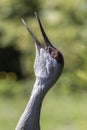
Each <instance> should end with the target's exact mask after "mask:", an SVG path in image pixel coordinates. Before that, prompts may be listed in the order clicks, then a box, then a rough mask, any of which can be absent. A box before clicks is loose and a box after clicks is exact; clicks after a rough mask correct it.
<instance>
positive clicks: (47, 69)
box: [34, 48, 56, 78]
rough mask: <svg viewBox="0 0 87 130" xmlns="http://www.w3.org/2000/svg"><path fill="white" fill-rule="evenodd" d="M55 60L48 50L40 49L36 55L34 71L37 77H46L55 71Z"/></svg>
mask: <svg viewBox="0 0 87 130" xmlns="http://www.w3.org/2000/svg"><path fill="white" fill-rule="evenodd" d="M55 62H56V60H55V59H53V58H52V57H51V56H50V54H49V53H48V52H46V51H45V50H44V49H43V48H41V49H40V56H38V57H36V59H35V63H34V71H35V75H36V76H37V77H42V78H48V77H50V76H51V75H52V74H53V73H55V72H54V71H55Z"/></svg>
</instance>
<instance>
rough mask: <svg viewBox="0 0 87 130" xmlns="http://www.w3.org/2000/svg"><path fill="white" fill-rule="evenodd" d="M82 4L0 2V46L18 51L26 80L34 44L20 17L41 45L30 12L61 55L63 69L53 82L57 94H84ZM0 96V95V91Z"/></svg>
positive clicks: (86, 25) (86, 15)
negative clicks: (57, 88) (20, 53)
mask: <svg viewBox="0 0 87 130" xmlns="http://www.w3.org/2000/svg"><path fill="white" fill-rule="evenodd" d="M86 5H87V2H86V1H85V0H51V1H50V2H49V1H47V0H44V1H41V0H38V1H35V0H25V1H24V0H22V1H20V0H19V1H17V0H15V1H11V0H2V1H0V46H2V47H5V46H8V45H15V48H16V49H17V50H21V52H22V54H23V55H22V58H21V66H22V69H23V73H24V74H27V73H28V74H29V75H30V77H29V78H31V79H32V78H33V77H34V74H33V67H32V66H33V62H34V57H35V51H34V44H33V41H32V39H31V37H30V36H28V33H27V31H26V29H25V28H24V26H23V24H22V22H21V17H24V18H25V19H27V23H28V24H29V26H30V27H31V29H32V30H33V32H34V33H35V34H36V36H37V37H38V39H40V41H41V42H43V39H42V36H41V34H40V31H39V30H38V25H37V22H36V20H35V17H31V16H34V15H33V12H34V11H37V12H39V15H40V18H41V21H42V23H43V25H44V28H45V30H46V32H47V34H48V35H49V39H50V40H51V41H52V42H53V43H54V46H56V47H57V48H58V49H59V50H61V51H62V53H63V55H64V60H65V67H64V71H63V75H62V77H61V79H60V80H59V82H58V83H57V84H58V85H59V86H60V91H63V92H69V91H70V92H71V91H73V92H76V91H80V92H83V91H86V90H87V58H86V56H87V45H86V44H87V7H86ZM8 62H9V61H8ZM11 80H12V79H11ZM6 82H7V79H6ZM25 82H26V81H25ZM11 85H12V84H10V86H9V85H6V87H5V85H4V87H3V91H9V92H10V87H11ZM2 86H3V85H2ZM55 89H56V88H55ZM13 90H14V89H13ZM58 91H59V90H58ZM0 93H3V92H2V89H1V88H0Z"/></svg>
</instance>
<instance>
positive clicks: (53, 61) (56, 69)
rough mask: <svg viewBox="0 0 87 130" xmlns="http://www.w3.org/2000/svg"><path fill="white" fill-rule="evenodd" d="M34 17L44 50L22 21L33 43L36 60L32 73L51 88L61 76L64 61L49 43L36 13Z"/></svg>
mask: <svg viewBox="0 0 87 130" xmlns="http://www.w3.org/2000/svg"><path fill="white" fill-rule="evenodd" d="M35 16H36V19H37V22H38V24H39V27H40V30H41V33H42V35H43V38H44V42H45V45H46V47H45V48H44V47H43V46H42V44H41V43H40V41H39V40H38V39H37V38H36V36H35V35H34V34H33V33H32V31H31V30H30V28H29V27H28V25H27V24H26V22H25V21H24V20H23V19H22V22H23V23H24V26H25V27H26V29H27V30H28V32H29V33H30V35H31V36H32V38H33V40H34V42H35V47H36V58H35V62H34V72H35V75H36V78H40V79H42V80H41V81H42V82H44V83H45V84H48V83H49V86H52V85H53V84H54V83H55V82H56V81H57V79H58V78H59V76H60V75H61V72H62V69H63V66H64V59H63V56H62V54H61V52H60V51H59V50H58V49H56V48H55V47H54V46H53V45H52V43H51V42H50V41H49V39H48V37H47V35H46V33H45V31H44V29H43V26H42V24H41V21H40V19H39V17H38V15H37V13H36V12H35Z"/></svg>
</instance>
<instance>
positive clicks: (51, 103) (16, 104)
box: [0, 91, 87, 130]
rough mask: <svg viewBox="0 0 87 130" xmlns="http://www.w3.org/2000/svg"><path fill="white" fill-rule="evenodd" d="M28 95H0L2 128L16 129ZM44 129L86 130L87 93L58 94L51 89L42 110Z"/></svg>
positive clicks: (0, 124)
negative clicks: (4, 96)
mask: <svg viewBox="0 0 87 130" xmlns="http://www.w3.org/2000/svg"><path fill="white" fill-rule="evenodd" d="M27 101H28V95H26V98H25V96H23V95H22V96H20V95H19V96H17V97H15V98H10V99H8V98H2V97H0V129H1V130H9V129H11V130H14V129H15V126H16V124H17V122H18V119H19V118H20V115H21V113H22V112H23V111H24V108H25V106H26V103H27ZM41 129H42V130H44V129H45V130H58V129H59V130H66V129H67V130H68V129H69V130H86V129H87V95H84V94H83V95H77V94H76V95H68V96H66V95H61V96H57V95H55V93H53V91H50V92H49V94H48V95H47V96H46V98H45V100H44V102H43V106H42V110H41Z"/></svg>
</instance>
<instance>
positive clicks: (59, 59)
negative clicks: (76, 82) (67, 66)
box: [45, 46, 64, 63]
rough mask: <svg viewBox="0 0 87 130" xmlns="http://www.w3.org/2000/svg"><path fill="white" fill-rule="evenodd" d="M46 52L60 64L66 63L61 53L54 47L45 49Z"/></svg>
mask: <svg viewBox="0 0 87 130" xmlns="http://www.w3.org/2000/svg"><path fill="white" fill-rule="evenodd" d="M45 49H46V51H47V52H48V53H49V54H50V55H51V56H52V58H54V59H56V60H57V62H58V63H64V59H63V56H62V54H61V52H60V51H58V50H57V49H56V48H53V47H49V46H48V47H47V48H45Z"/></svg>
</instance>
